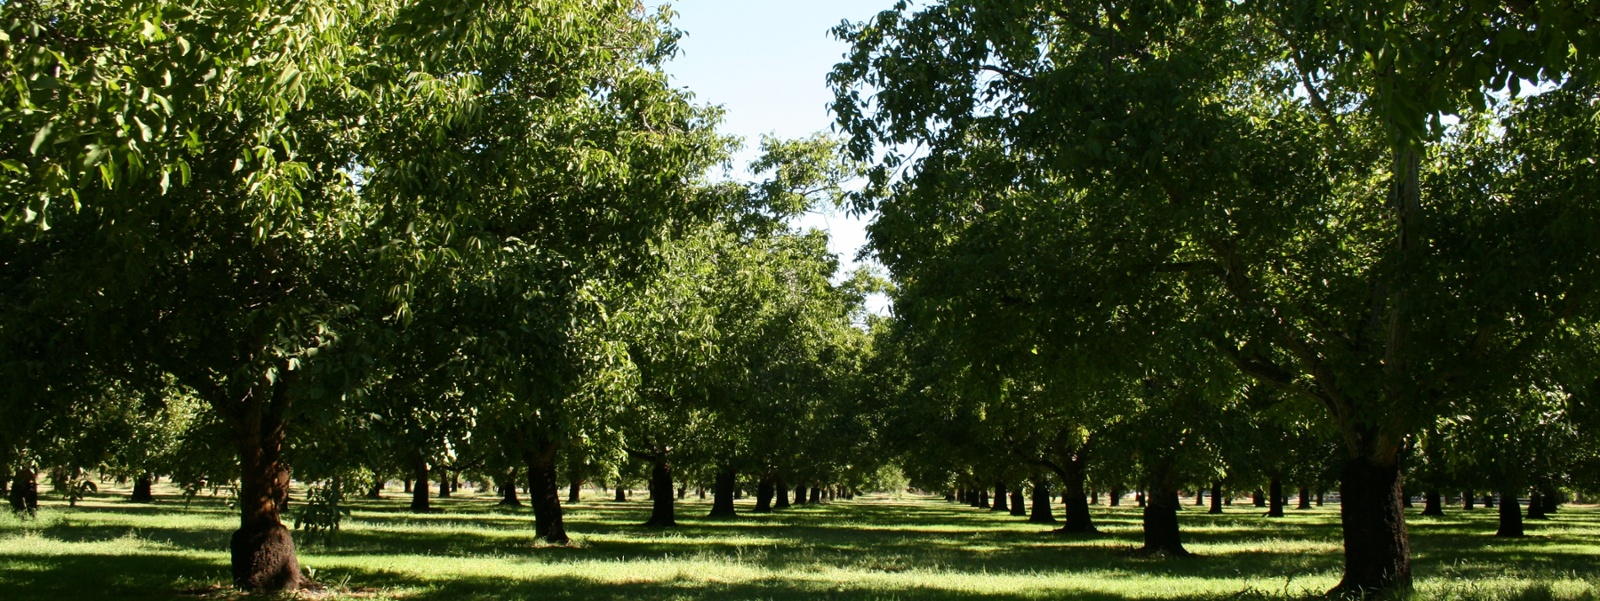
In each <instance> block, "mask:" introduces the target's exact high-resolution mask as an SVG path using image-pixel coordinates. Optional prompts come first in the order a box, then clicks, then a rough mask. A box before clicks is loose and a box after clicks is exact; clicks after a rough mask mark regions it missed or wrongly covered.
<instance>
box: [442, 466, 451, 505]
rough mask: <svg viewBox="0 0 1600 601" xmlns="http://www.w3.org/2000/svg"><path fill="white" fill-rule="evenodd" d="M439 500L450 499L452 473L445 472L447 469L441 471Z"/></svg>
mask: <svg viewBox="0 0 1600 601" xmlns="http://www.w3.org/2000/svg"><path fill="white" fill-rule="evenodd" d="M439 498H441V499H448V498H450V471H449V470H445V469H440V470H439Z"/></svg>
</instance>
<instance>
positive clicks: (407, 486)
mask: <svg viewBox="0 0 1600 601" xmlns="http://www.w3.org/2000/svg"><path fill="white" fill-rule="evenodd" d="M400 483H401V485H402V486H404V488H402V489H401V492H404V493H406V494H408V495H409V494H411V479H410V478H401V479H400Z"/></svg>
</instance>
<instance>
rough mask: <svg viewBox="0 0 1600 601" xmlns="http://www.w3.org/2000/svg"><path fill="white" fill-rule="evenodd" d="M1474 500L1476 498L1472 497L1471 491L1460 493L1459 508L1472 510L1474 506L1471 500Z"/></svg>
mask: <svg viewBox="0 0 1600 601" xmlns="http://www.w3.org/2000/svg"><path fill="white" fill-rule="evenodd" d="M1475 500H1476V499H1473V498H1472V491H1467V492H1463V493H1461V509H1462V510H1464V511H1472V510H1473V508H1474V507H1473V501H1475Z"/></svg>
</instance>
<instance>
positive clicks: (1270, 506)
mask: <svg viewBox="0 0 1600 601" xmlns="http://www.w3.org/2000/svg"><path fill="white" fill-rule="evenodd" d="M1283 501H1284V498H1283V481H1282V480H1279V479H1278V477H1277V476H1273V477H1272V481H1271V482H1270V483H1268V484H1267V517H1269V518H1281V517H1283Z"/></svg>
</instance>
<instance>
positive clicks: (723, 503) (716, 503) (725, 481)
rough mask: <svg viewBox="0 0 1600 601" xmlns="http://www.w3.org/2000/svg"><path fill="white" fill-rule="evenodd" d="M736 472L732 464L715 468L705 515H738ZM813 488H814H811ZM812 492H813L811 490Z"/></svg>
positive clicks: (719, 516) (718, 516) (717, 516)
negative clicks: (735, 486) (709, 502)
mask: <svg viewBox="0 0 1600 601" xmlns="http://www.w3.org/2000/svg"><path fill="white" fill-rule="evenodd" d="M737 476H738V473H737V472H735V471H734V470H733V466H731V465H727V466H723V467H722V469H720V470H717V480H716V483H715V484H714V485H713V487H712V491H711V514H710V515H709V516H707V517H714V518H721V517H733V516H735V515H738V512H736V511H735V510H734V508H733V487H734V484H735V482H736V479H737ZM813 490H815V489H813ZM813 494H815V493H814V492H813Z"/></svg>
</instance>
